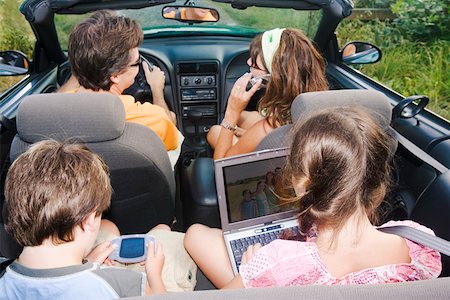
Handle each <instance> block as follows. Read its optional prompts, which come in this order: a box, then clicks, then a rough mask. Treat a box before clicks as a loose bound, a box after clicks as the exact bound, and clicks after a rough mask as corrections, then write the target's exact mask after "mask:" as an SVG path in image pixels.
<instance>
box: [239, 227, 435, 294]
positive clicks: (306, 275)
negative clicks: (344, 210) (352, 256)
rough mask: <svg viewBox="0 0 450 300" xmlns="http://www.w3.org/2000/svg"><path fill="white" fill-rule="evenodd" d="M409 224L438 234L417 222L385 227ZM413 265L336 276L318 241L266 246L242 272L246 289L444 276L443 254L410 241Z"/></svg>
mask: <svg viewBox="0 0 450 300" xmlns="http://www.w3.org/2000/svg"><path fill="white" fill-rule="evenodd" d="M392 225H407V226H411V227H414V228H417V229H420V230H423V231H425V232H428V233H431V234H434V233H433V231H432V230H431V229H428V228H426V227H425V226H422V225H419V224H417V223H415V222H413V221H390V222H388V223H386V224H384V225H382V227H384V226H392ZM406 243H407V245H408V247H409V255H410V257H411V263H402V264H395V265H386V266H381V267H376V268H369V269H364V270H362V271H359V272H354V273H349V274H347V275H345V276H343V277H341V278H335V277H333V276H332V275H331V274H330V273H329V272H328V271H327V269H326V267H325V265H324V264H323V262H322V260H321V259H320V256H319V252H318V249H317V246H316V244H315V243H314V242H299V241H288V240H275V241H273V242H272V243H270V244H268V245H266V246H264V247H262V248H261V249H260V250H258V252H256V253H255V254H254V256H253V257H252V258H251V259H250V261H249V262H248V263H247V264H245V265H241V267H240V269H239V271H240V274H241V276H242V281H243V283H244V286H245V287H247V288H248V287H269V286H290V285H304V284H321V285H342V284H367V283H371V284H373V283H390V282H403V281H414V280H420V279H430V278H436V277H438V276H439V274H440V273H441V269H442V266H441V256H440V254H439V252H437V251H435V250H432V249H430V248H427V247H424V246H422V245H419V244H416V243H414V242H411V241H409V240H406Z"/></svg>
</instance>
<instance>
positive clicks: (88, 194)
mask: <svg viewBox="0 0 450 300" xmlns="http://www.w3.org/2000/svg"><path fill="white" fill-rule="evenodd" d="M111 193H112V188H111V184H110V180H109V173H108V168H107V166H106V165H105V163H104V162H103V160H102V159H101V158H100V157H99V156H98V155H97V154H95V153H93V152H92V151H90V150H89V149H88V148H87V147H86V146H84V145H82V144H74V143H70V142H58V141H55V140H45V141H41V142H39V143H36V144H34V145H33V146H31V147H30V148H29V149H28V151H26V152H25V153H23V154H21V155H20V156H19V157H18V158H17V159H16V161H14V163H13V164H12V165H11V168H10V169H9V172H8V175H7V177H6V183H5V198H6V202H5V203H6V211H7V214H6V225H5V227H6V230H7V231H8V232H9V233H11V234H12V235H13V236H14V238H15V239H16V240H17V241H18V242H19V244H21V245H22V246H39V245H41V244H42V243H43V241H44V240H45V239H47V238H49V237H50V238H51V239H52V242H53V243H54V244H60V243H63V242H70V241H72V240H73V229H74V228H75V227H76V226H77V225H80V226H81V227H82V221H83V220H84V219H85V218H86V217H87V216H88V215H89V214H90V213H92V212H96V214H97V215H100V214H101V213H102V212H103V211H105V210H106V209H107V208H108V207H109V205H110V201H111ZM82 228H83V227H82Z"/></svg>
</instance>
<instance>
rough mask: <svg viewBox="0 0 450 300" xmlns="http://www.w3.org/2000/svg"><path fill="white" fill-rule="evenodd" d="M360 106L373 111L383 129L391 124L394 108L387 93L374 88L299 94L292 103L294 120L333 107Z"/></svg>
mask: <svg viewBox="0 0 450 300" xmlns="http://www.w3.org/2000/svg"><path fill="white" fill-rule="evenodd" d="M342 106H348V107H354V106H359V107H361V108H363V109H367V110H369V111H370V112H371V115H372V116H373V118H374V120H375V121H376V122H377V123H378V124H379V125H380V126H381V128H383V129H385V130H386V129H387V128H388V127H389V124H391V116H392V108H391V105H390V104H389V99H388V98H387V97H386V95H385V94H383V93H381V92H378V91H373V90H333V91H323V92H311V93H303V94H300V95H298V96H297V97H296V98H295V99H294V102H293V103H292V105H291V116H292V122H293V123H295V122H296V121H297V120H299V119H305V118H306V117H308V116H310V115H311V113H313V112H317V111H320V110H322V109H325V108H331V107H342Z"/></svg>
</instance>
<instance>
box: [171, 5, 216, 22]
mask: <svg viewBox="0 0 450 300" xmlns="http://www.w3.org/2000/svg"><path fill="white" fill-rule="evenodd" d="M162 16H163V18H164V19H169V20H177V21H180V22H186V23H201V22H217V21H219V12H218V11H217V10H216V9H214V8H208V7H199V6H164V7H163V10H162Z"/></svg>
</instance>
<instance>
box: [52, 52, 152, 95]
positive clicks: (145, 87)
mask: <svg viewBox="0 0 450 300" xmlns="http://www.w3.org/2000/svg"><path fill="white" fill-rule="evenodd" d="M140 57H141V60H142V61H145V62H147V63H148V65H149V67H150V70H151V69H152V67H153V64H152V63H151V62H149V61H148V60H147V59H146V58H145V57H143V56H142V55H141V56H140ZM71 75H72V71H71V69H70V62H69V60H67V61H65V62H63V63H62V64H60V65H59V66H58V71H57V74H56V78H57V79H56V80H57V82H58V84H59V86H62V85H63V84H64V83H66V82H67V80H69V78H70V76H71ZM123 94H126V95H131V96H133V97H134V98H135V99H136V100H137V101H139V102H142V103H144V102H150V103H153V96H152V89H151V88H150V85H149V84H148V83H147V80H146V78H145V73H144V68H143V67H142V64H140V65H139V72H138V74H137V75H136V78H135V80H134V83H133V84H132V85H131V86H130V87H128V88H127V89H126V90H124V91H123Z"/></svg>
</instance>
